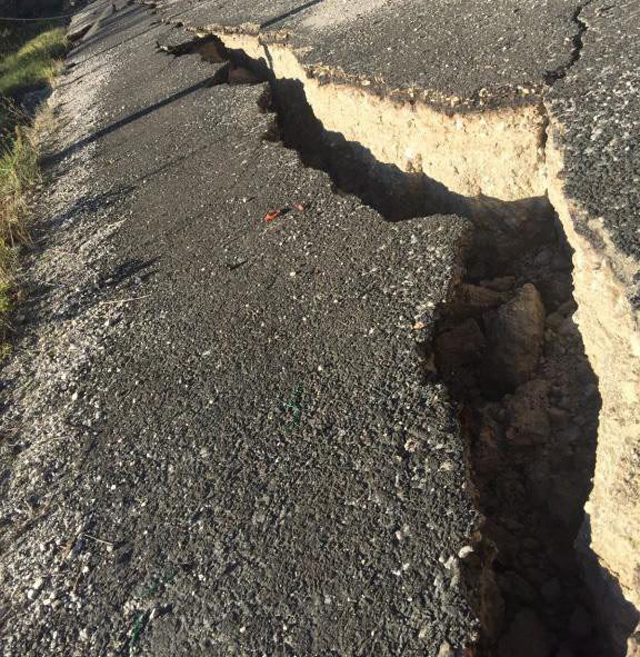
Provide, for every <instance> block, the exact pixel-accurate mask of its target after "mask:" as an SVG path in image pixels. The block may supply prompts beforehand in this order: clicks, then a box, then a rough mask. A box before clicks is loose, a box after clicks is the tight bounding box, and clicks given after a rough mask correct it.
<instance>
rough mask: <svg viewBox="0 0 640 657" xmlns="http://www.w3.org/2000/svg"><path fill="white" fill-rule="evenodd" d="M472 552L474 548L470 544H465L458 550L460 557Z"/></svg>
mask: <svg viewBox="0 0 640 657" xmlns="http://www.w3.org/2000/svg"><path fill="white" fill-rule="evenodd" d="M472 553H473V548H472V547H471V546H470V545H465V546H464V547H462V548H460V551H459V552H458V557H459V558H460V559H464V558H466V557H468V556H469V555H470V554H472Z"/></svg>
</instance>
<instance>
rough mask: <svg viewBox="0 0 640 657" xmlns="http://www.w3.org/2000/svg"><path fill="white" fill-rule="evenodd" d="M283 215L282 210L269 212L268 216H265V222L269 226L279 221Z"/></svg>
mask: <svg viewBox="0 0 640 657" xmlns="http://www.w3.org/2000/svg"><path fill="white" fill-rule="evenodd" d="M281 214H282V210H272V211H271V212H267V214H265V215H264V222H265V223H266V224H268V223H269V222H270V221H273V220H274V219H277V218H278V217H279V216H280V215H281Z"/></svg>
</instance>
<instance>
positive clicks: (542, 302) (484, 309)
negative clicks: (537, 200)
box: [427, 205, 611, 657]
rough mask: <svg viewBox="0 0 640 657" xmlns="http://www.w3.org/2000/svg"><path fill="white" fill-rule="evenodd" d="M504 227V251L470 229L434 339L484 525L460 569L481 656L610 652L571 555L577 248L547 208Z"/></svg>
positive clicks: (587, 405)
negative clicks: (479, 627)
mask: <svg viewBox="0 0 640 657" xmlns="http://www.w3.org/2000/svg"><path fill="white" fill-rule="evenodd" d="M497 218H498V217H496V216H495V215H494V216H493V219H497ZM512 219H515V220H516V221H517V223H518V226H519V227H518V229H517V230H516V231H514V232H512V233H511V234H508V235H504V234H501V235H499V237H500V238H502V239H503V240H504V241H502V242H501V243H499V244H496V242H495V237H496V236H495V231H494V229H493V227H492V226H482V225H477V226H476V228H475V230H474V231H473V232H472V234H471V235H470V238H469V242H468V244H466V245H465V247H464V253H463V255H462V258H461V272H460V276H459V279H458V280H457V281H455V282H454V285H453V286H452V289H451V292H450V297H449V299H448V301H447V302H446V303H445V304H444V305H443V306H442V308H441V309H440V319H439V320H438V322H437V325H436V328H435V331H434V337H433V341H432V343H431V345H430V350H431V351H432V353H433V361H434V362H435V365H436V369H437V372H438V376H440V377H442V378H443V379H444V381H445V382H446V383H447V386H448V389H449V391H450V393H451V395H452V397H453V398H454V399H455V400H456V401H457V402H458V404H459V406H460V409H461V423H462V428H463V432H464V435H465V439H466V444H467V450H468V459H469V460H468V466H469V476H470V479H471V482H472V484H473V487H474V490H475V492H476V495H477V503H478V507H479V510H480V511H481V513H482V514H483V515H484V517H485V519H486V520H485V523H484V525H483V527H482V528H481V533H482V540H481V542H480V544H479V546H478V549H477V550H476V553H475V554H474V555H473V556H472V558H471V559H470V560H468V562H467V575H468V581H469V584H470V591H471V594H472V598H473V596H474V595H475V608H476V609H477V610H478V612H479V614H480V616H481V619H482V621H483V625H484V628H485V634H484V637H483V640H482V642H481V644H480V646H479V651H480V652H479V654H480V655H497V656H498V657H511V656H513V655H518V657H529V656H530V657H552V656H555V655H573V656H574V657H592V656H596V655H597V656H599V657H605V656H608V655H610V654H611V653H610V652H609V651H608V650H607V646H606V645H605V642H604V640H603V638H602V635H601V634H600V633H599V632H598V628H597V624H596V622H595V619H594V615H593V613H592V611H591V607H592V601H591V599H590V594H589V590H588V588H587V586H586V584H585V582H584V580H583V573H582V568H581V564H580V561H579V558H578V554H577V552H576V549H575V541H576V539H577V537H578V534H579V532H580V529H581V527H582V524H583V520H584V504H585V502H586V501H587V498H588V495H589V492H590V490H591V480H592V476H593V472H594V468H595V450H596V438H597V427H598V414H599V410H600V396H599V393H598V387H597V379H596V376H595V375H594V373H593V371H592V369H591V367H590V365H589V362H588V359H587V357H586V355H585V352H584V346H583V343H582V338H581V336H580V333H579V331H578V328H577V326H576V324H575V322H574V321H573V314H574V312H575V310H576V304H575V301H574V299H573V295H572V266H571V250H570V248H569V246H568V244H567V243H566V239H565V237H564V234H563V231H562V228H561V227H560V225H559V223H558V221H557V219H556V217H555V214H554V212H553V209H552V208H551V207H550V206H549V205H547V206H546V207H545V206H544V205H538V206H537V207H535V206H529V207H528V208H523V212H522V214H521V215H520V216H519V217H517V218H516V216H515V214H514V215H512ZM427 350H428V349H427ZM431 376H433V375H432V374H431Z"/></svg>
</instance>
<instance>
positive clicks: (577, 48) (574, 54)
mask: <svg viewBox="0 0 640 657" xmlns="http://www.w3.org/2000/svg"><path fill="white" fill-rule="evenodd" d="M592 1H593V0H587V2H583V3H582V4H580V5H578V6H577V7H576V9H575V11H574V12H573V15H572V16H571V20H572V22H573V23H574V24H575V25H576V26H577V31H576V33H575V34H574V35H573V37H572V38H571V43H572V49H571V55H570V56H569V61H567V62H566V63H565V64H563V65H562V66H559V67H558V68H556V69H555V70H553V71H546V72H545V73H544V81H545V82H546V83H547V84H548V85H549V86H550V87H551V86H553V85H554V84H555V83H556V82H557V81H558V80H561V79H562V78H564V77H566V75H567V73H568V72H569V69H570V68H571V67H572V66H573V65H574V64H575V63H576V62H577V61H578V60H579V59H580V57H582V50H583V48H584V34H585V32H586V31H587V30H588V29H589V26H588V25H587V24H586V23H585V22H584V21H583V20H582V19H581V18H580V15H581V14H582V10H583V9H584V8H585V7H586V6H587V5H590V4H591V2H592Z"/></svg>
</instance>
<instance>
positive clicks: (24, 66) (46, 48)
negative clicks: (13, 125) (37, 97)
mask: <svg viewBox="0 0 640 657" xmlns="http://www.w3.org/2000/svg"><path fill="white" fill-rule="evenodd" d="M66 48H67V46H66V39H65V33H64V29H63V28H61V27H56V28H53V29H49V30H46V31H44V32H42V33H41V34H39V35H37V36H35V37H33V38H32V39H29V40H28V41H27V42H26V43H24V44H23V45H22V47H20V48H19V49H18V50H17V51H16V52H13V53H10V54H7V55H5V56H4V57H3V58H2V60H1V61H0V96H4V97H7V98H16V97H17V96H19V95H20V94H23V93H25V92H27V91H30V90H33V89H37V88H38V87H41V86H42V85H44V84H46V82H47V81H48V80H50V79H51V78H52V77H53V75H54V74H55V71H56V62H57V60H59V59H61V58H62V57H63V56H64V54H65V51H66Z"/></svg>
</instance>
